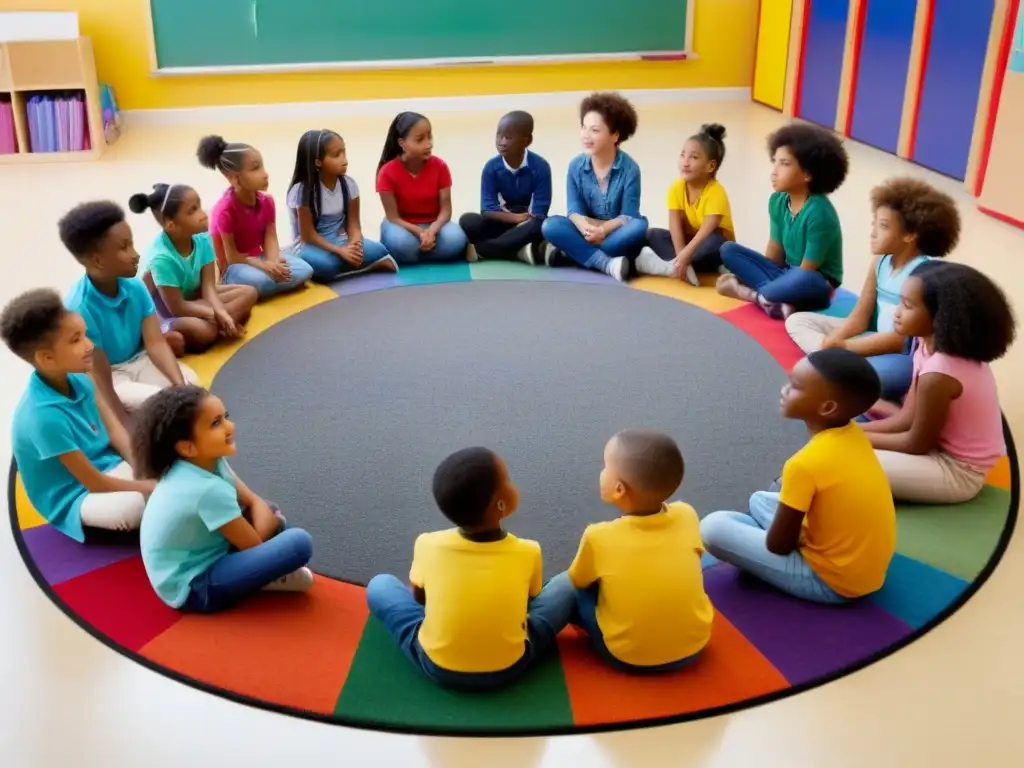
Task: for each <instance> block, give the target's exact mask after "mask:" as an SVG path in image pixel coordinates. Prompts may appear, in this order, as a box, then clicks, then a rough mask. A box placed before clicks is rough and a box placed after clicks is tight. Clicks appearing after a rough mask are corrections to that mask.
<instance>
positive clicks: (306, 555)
mask: <svg viewBox="0 0 1024 768" xmlns="http://www.w3.org/2000/svg"><path fill="white" fill-rule="evenodd" d="M277 538H278V540H282V541H281V543H282V544H287V545H288V553H289V555H290V556H291V559H292V561H293V562H294V563H296V566H295V567H296V568H299V567H301V566H303V565H305V564H306V563H308V562H309V561H310V560H311V559H312V558H313V537H312V536H310V535H309V533H308V532H306V531H304V530H303V529H302V528H288V529H287V530H284V531H281V533H279V534H278V535H277Z"/></svg>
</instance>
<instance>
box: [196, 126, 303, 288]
mask: <svg viewBox="0 0 1024 768" xmlns="http://www.w3.org/2000/svg"><path fill="white" fill-rule="evenodd" d="M196 154H197V155H198V157H199V162H200V163H201V164H202V165H204V166H205V167H207V168H210V169H212V170H215V171H220V172H221V174H223V176H224V178H225V179H227V181H228V183H229V184H230V185H231V186H229V187H228V188H227V189H226V190H224V194H223V195H221V196H220V199H219V200H218V201H217V202H216V203H214V206H213V210H212V211H210V237H211V238H212V239H213V247H214V250H215V251H216V253H217V269H218V271H219V272H220V279H221V282H223V283H224V284H225V285H250V286H252V287H253V288H255V289H256V290H257V292H258V293H259V296H260V298H261V299H265V298H267V297H269V296H273V295H275V294H278V293H285V292H287V291H294V290H295V289H296V288H301V287H302V286H304V285H305V284H306V283H307V282H308V281H309V279H310V278H311V277H312V276H313V268H312V267H311V266H310V265H309V264H307V263H306V262H304V261H303V260H302V259H300V258H298V257H297V256H295V255H294V254H293V253H292V252H291V249H285V250H282V249H281V245H280V243H279V242H278V239H277V207H276V206H275V205H274V198H272V197H271V196H270V195H268V194H267V188H268V187H269V185H270V176H269V174H268V173H267V169H266V167H265V166H264V165H263V155H261V154H260V152H259V150H257V149H256V148H255V147H251V146H249V145H248V144H242V143H240V142H234V143H228V142H226V141H224V139H223V138H221V137H220V136H207V137H206V138H205V139H203V140H202V141H200V142H199V149H198V150H197V152H196Z"/></svg>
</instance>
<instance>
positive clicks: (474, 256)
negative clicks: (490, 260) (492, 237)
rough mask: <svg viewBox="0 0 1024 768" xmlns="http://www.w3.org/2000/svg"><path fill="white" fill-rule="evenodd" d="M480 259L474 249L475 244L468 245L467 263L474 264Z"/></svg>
mask: <svg viewBox="0 0 1024 768" xmlns="http://www.w3.org/2000/svg"><path fill="white" fill-rule="evenodd" d="M479 258H480V256H479V255H478V254H477V252H476V248H474V247H473V244H472V243H470V244H469V245H467V246H466V261H468V262H470V263H472V262H474V261H476V260H477V259H479Z"/></svg>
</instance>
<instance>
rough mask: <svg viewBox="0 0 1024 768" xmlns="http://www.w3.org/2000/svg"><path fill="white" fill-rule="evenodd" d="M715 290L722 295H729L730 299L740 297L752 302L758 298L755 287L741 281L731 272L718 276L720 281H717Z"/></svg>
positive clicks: (741, 299)
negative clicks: (749, 286)
mask: <svg viewBox="0 0 1024 768" xmlns="http://www.w3.org/2000/svg"><path fill="white" fill-rule="evenodd" d="M715 290H717V291H718V293H719V294H721V295H722V296H727V297H729V298H730V299H739V300H740V301H747V302H751V303H752V302H754V301H755V300H756V299H757V293H756V292H755V291H754V289H753V288H748V287H747V286H745V285H743V284H742V283H740V281H739V278H737V277H736V275H734V274H732V273H731V272H730V273H728V274H725V275H722V276H721V277H720V278H718V282H717V283H715Z"/></svg>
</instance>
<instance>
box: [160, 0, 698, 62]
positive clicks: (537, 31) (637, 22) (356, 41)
mask: <svg viewBox="0 0 1024 768" xmlns="http://www.w3.org/2000/svg"><path fill="white" fill-rule="evenodd" d="M694 1H695V0H627V1H625V2H624V0H520V2H518V3H493V2H487V1H486V0H150V5H151V7H152V11H153V33H154V37H155V44H156V54H157V62H158V65H159V67H160V69H175V68H191V67H256V66H268V65H289V64H292V65H301V64H310V65H316V64H324V65H330V64H344V63H353V62H366V63H368V64H373V63H375V62H388V61H408V60H437V59H441V60H449V59H469V60H474V59H483V60H488V59H493V58H502V57H516V56H537V57H545V56H562V55H574V54H576V55H585V54H616V53H633V52H635V53H657V52H671V51H683V50H684V49H685V47H686V39H687V38H686V19H687V16H686V5H687V3H688V2H694Z"/></svg>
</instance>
